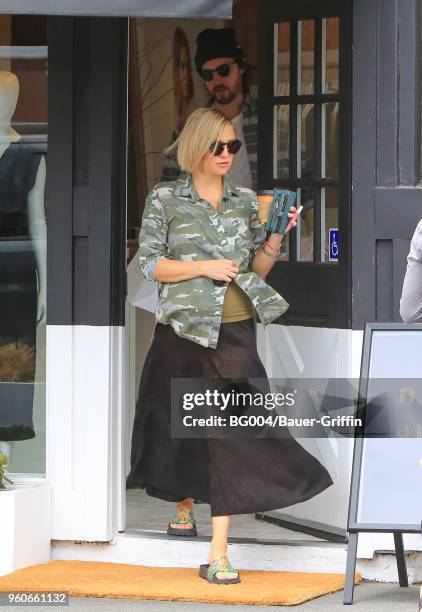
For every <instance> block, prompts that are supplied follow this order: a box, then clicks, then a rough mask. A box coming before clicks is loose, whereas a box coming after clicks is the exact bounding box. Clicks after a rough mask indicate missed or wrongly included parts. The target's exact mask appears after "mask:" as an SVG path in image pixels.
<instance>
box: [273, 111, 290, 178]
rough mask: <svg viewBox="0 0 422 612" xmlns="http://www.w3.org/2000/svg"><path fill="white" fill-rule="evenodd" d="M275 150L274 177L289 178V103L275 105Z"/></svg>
mask: <svg viewBox="0 0 422 612" xmlns="http://www.w3.org/2000/svg"><path fill="white" fill-rule="evenodd" d="M274 128H275V134H274V152H273V174H274V178H288V176H289V159H290V156H289V143H290V137H289V130H290V107H289V106H288V105H287V104H283V105H280V106H275V107H274Z"/></svg>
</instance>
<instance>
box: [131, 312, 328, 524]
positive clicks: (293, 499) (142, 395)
mask: <svg viewBox="0 0 422 612" xmlns="http://www.w3.org/2000/svg"><path fill="white" fill-rule="evenodd" d="M201 377H206V378H211V377H212V378H221V379H224V380H226V379H228V378H231V379H240V378H241V379H243V380H244V379H245V378H253V379H265V380H267V374H266V371H265V368H264V366H263V363H262V362H261V360H260V357H259V355H258V352H257V348H256V335H255V326H254V321H253V319H246V320H243V321H237V322H232V323H222V324H221V327H220V335H219V339H218V344H217V348H215V349H213V348H209V347H203V346H201V345H199V344H197V343H196V342H192V341H190V340H187V339H185V338H182V337H181V336H178V335H177V334H176V332H175V331H174V330H173V328H172V327H171V325H163V324H161V323H157V324H156V327H155V331H154V336H153V339H152V342H151V345H150V348H149V351H148V354H147V357H146V360H145V363H144V367H143V371H142V376H141V380H140V385H139V395H138V400H137V404H136V413H135V420H134V425H133V434H132V447H131V469H130V473H129V475H128V478H127V487H128V488H142V489H145V490H146V492H147V494H148V495H150V496H152V497H156V498H159V499H162V500H165V501H172V502H176V501H181V500H183V499H185V498H186V497H193V498H194V499H196V500H200V501H202V502H204V503H207V504H209V505H210V510H211V516H225V515H233V514H249V513H254V512H264V511H269V510H275V509H279V508H285V507H287V506H291V505H293V504H297V503H299V502H303V501H306V500H307V499H310V498H312V497H314V496H315V495H317V494H318V493H321V492H322V491H324V490H325V489H327V488H328V487H329V486H330V485H332V484H333V481H332V479H331V476H330V474H329V472H328V471H327V469H326V468H325V467H324V466H323V465H322V464H321V462H320V461H318V459H316V458H315V457H314V456H313V455H311V454H310V453H309V452H308V451H307V450H305V449H304V448H303V446H301V445H300V444H299V443H298V442H297V441H296V440H295V439H294V438H293V437H292V436H291V434H290V433H289V431H288V429H287V428H283V429H284V430H285V431H283V432H282V435H281V436H277V437H263V438H257V437H255V438H236V437H230V438H227V437H224V438H215V437H207V438H180V437H179V438H178V437H174V436H172V435H171V379H172V378H173V379H174V378H201Z"/></svg>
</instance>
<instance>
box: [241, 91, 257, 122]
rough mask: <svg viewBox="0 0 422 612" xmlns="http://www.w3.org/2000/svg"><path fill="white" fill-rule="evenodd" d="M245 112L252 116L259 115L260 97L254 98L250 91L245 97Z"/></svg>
mask: <svg viewBox="0 0 422 612" xmlns="http://www.w3.org/2000/svg"><path fill="white" fill-rule="evenodd" d="M243 113H244V114H245V115H248V116H250V117H256V116H257V115H258V99H257V98H254V97H253V96H252V95H251V94H250V93H249V94H248V95H247V96H246V98H245V104H244V106H243Z"/></svg>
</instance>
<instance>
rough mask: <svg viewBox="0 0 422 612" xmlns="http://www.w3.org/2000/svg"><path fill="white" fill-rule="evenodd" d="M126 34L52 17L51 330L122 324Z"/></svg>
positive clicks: (100, 23) (93, 22)
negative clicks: (63, 327)
mask: <svg viewBox="0 0 422 612" xmlns="http://www.w3.org/2000/svg"><path fill="white" fill-rule="evenodd" d="M127 34H128V20H127V19H125V18H113V19H109V18H103V17H48V56H49V57H48V65H49V77H48V78H49V83H48V87H49V94H48V104H49V125H48V153H49V156H48V163H49V167H48V182H47V200H48V202H49V205H48V237H47V273H48V287H47V324H49V325H101V326H109V325H124V316H125V296H126V156H127V151H126V138H127Z"/></svg>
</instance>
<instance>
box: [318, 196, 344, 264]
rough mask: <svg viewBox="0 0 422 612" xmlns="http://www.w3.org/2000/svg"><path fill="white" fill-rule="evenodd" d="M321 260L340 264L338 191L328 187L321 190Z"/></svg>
mask: <svg viewBox="0 0 422 612" xmlns="http://www.w3.org/2000/svg"><path fill="white" fill-rule="evenodd" d="M321 222H322V225H321V251H322V252H321V260H322V261H326V262H328V263H337V262H338V248H339V242H340V237H339V235H338V229H339V227H338V189H337V188H336V187H326V188H325V189H322V190H321Z"/></svg>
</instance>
